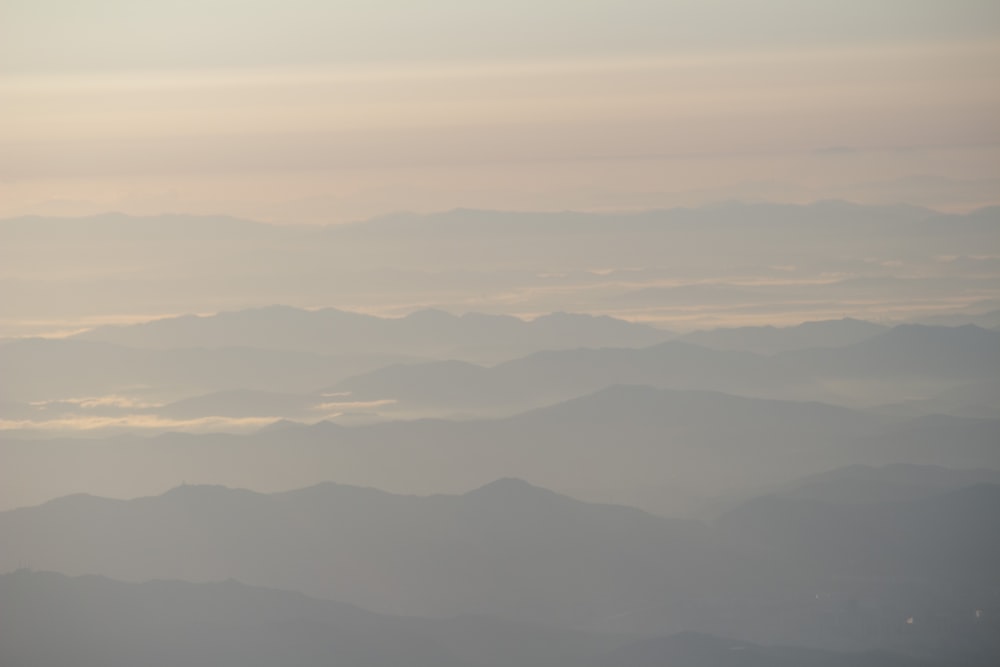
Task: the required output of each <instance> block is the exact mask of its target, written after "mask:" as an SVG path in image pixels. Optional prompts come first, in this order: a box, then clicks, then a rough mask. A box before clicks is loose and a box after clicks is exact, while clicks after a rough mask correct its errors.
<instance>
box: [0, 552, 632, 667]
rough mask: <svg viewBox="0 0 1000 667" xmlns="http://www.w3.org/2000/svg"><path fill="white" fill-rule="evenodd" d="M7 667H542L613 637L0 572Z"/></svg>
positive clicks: (167, 585) (202, 589)
mask: <svg viewBox="0 0 1000 667" xmlns="http://www.w3.org/2000/svg"><path fill="white" fill-rule="evenodd" d="M0 598H3V599H4V600H17V604H5V605H2V606H0V623H2V624H3V628H4V631H3V632H2V633H0V657H3V658H4V663H5V664H9V665H28V664H45V665H50V666H51V667H61V666H66V667H69V666H70V665H72V666H74V667H144V666H147V665H148V666H149V667H153V666H159V665H167V664H169V665H209V664H211V665H218V666H220V667H227V666H232V667H237V666H239V667H247V666H253V665H260V666H261V667H265V666H267V667H271V666H273V665H279V664H280V665H295V666H299V667H313V666H315V667H319V666H320V665H336V666H338V667H381V666H385V665H413V666H414V667H419V666H426V667H447V666H449V665H453V666H454V667H503V666H505V665H511V664H517V665H525V666H526V667H531V666H537V667H549V666H558V665H566V667H570V666H571V665H579V664H586V662H587V661H589V660H590V659H591V656H593V655H600V654H603V653H605V652H607V651H608V650H610V649H611V647H613V646H615V645H616V644H620V643H621V642H622V641H624V640H622V639H617V638H614V637H608V636H600V635H585V634H582V633H573V632H567V631H559V630H553V629H549V628H543V627H537V626H529V625H526V624H523V623H516V622H511V621H503V620H500V619H490V618H472V617H470V618H462V619H453V620H431V619H416V618H413V619H411V618H404V617H398V616H383V615H378V614H373V613H371V612H367V611H364V610H362V609H359V608H357V607H352V606H349V605H345V604H342V603H338V602H332V601H327V600H318V599H315V598H308V597H305V596H304V595H301V594H298V593H290V592H285V591H279V590H273V589H265V588H254V587H251V586H246V585H244V584H240V583H237V582H236V581H233V580H229V581H225V582H219V583H200V584H194V583H186V582H180V581H152V582H148V583H122V582H118V581H113V580H110V579H106V578H103V577H97V576H83V577H74V578H69V577H65V576H63V575H59V574H53V573H45V572H27V571H18V572H14V573H11V574H6V575H0Z"/></svg>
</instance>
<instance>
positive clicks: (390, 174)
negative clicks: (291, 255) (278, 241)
mask: <svg viewBox="0 0 1000 667" xmlns="http://www.w3.org/2000/svg"><path fill="white" fill-rule="evenodd" d="M997 118H1000V4H998V3H996V2H993V1H990V0H956V1H953V2H942V1H931V0H905V1H904V0H881V1H879V2H871V1H870V0H869V1H862V0H840V1H838V2H825V1H824V2H819V1H804V0H795V1H792V0H753V1H750V0H740V1H721V0H714V1H713V0H700V1H697V2H695V1H691V0H680V1H675V2H663V1H662V0H661V1H645V0H642V1H631V2H611V1H610V0H591V1H585V0H574V1H573V2H569V1H566V0H536V1H534V2H527V1H525V0H510V1H508V2H505V3H489V4H487V3H468V2H457V1H454V0H430V1H426V2H422V3H413V2H403V1H402V0H377V1H373V2H366V3H357V2H351V3H347V2H338V1H334V2H329V1H328V2H319V1H313V0H286V1H284V2H275V1H270V0H242V1H240V2H237V1H235V0H200V1H198V2H194V1H175V2H148V1H144V0H127V1H126V0H117V1H114V0H6V1H5V2H4V3H3V4H2V6H0V216H3V217H7V216H15V215H24V214H43V215H85V214H92V213H98V212H103V211H109V210H115V211H122V212H126V213H134V214H155V213H163V212H186V213H226V214H233V215H239V216H243V217H249V218H253V219H259V220H265V221H272V222H283V223H331V222H344V221H350V220H357V219H363V218H367V217H371V216H376V215H382V214H385V213H390V212H394V211H403V210H408V211H418V212H427V211H435V210H446V209H451V208H455V207H468V208H496V209H508V210H509V209H516V210H563V209H574V210H634V209H644V208H657V207H667V206H677V205H685V206H690V205H700V204H706V203H714V202H719V201H726V200H731V199H738V200H751V201H752V200H771V201H791V202H808V201H815V200H818V199H827V198H845V199H851V200H855V201H861V202H870V203H887V202H893V203H894V202H907V203H912V204H921V205H926V206H930V207H934V208H938V209H941V210H954V211H967V210H972V209H975V208H977V207H980V206H984V205H989V204H995V203H1000V194H998V193H1000V123H998V122H997V121H996V119H997Z"/></svg>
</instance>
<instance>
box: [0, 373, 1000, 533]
mask: <svg viewBox="0 0 1000 667" xmlns="http://www.w3.org/2000/svg"><path fill="white" fill-rule="evenodd" d="M998 435H1000V420H998V419H996V418H995V417H994V418H993V419H985V418H963V417H954V416H946V415H921V416H917V417H896V416H887V415H880V414H874V413H871V412H862V411H858V410H851V409H848V408H843V407H837V406H832V405H824V404H820V403H805V402H797V401H779V400H765V399H757V398H746V397H740V396H733V395H728V394H723V393H718V392H708V391H691V390H684V391H680V390H665V389H653V388H649V387H637V386H617V387H611V388H608V389H604V390H601V391H598V392H596V393H594V394H591V395H588V396H584V397H581V398H576V399H573V400H570V401H567V402H563V403H559V404H557V405H553V406H549V407H545V408H541V409H537V410H532V411H529V412H525V413H521V414H518V415H514V416H511V417H505V418H501V419H481V420H469V421H446V420H434V419H422V420H412V421H389V422H382V423H376V424H369V425H359V426H342V425H337V424H334V423H330V422H319V423H317V424H314V425H302V424H293V423H278V424H275V425H273V426H270V427H267V428H264V429H260V430H258V431H257V432H255V433H251V434H242V435H240V434H228V435H226V434H183V433H166V434H161V435H157V436H153V437H138V436H128V435H118V436H115V437H106V438H94V437H92V436H91V437H71V438H47V439H37V438H34V439H26V438H23V437H17V436H16V435H14V434H13V433H9V432H8V433H7V434H4V437H3V441H2V443H0V445H2V448H0V455H2V458H3V462H4V465H3V466H2V467H0V507H10V506H15V505H21V504H26V503H28V502H38V501H40V500H45V499H47V498H52V497H55V496H58V495H63V494H66V493H72V492H77V491H88V492H91V493H100V494H104V495H110V496H117V497H128V496H135V495H141V494H143V493H148V492H150V491H161V490H163V489H165V488H169V487H171V486H174V485H177V484H180V483H182V482H183V481H188V482H192V483H222V484H227V485H231V486H241V487H247V488H252V489H258V490H282V489H288V488H294V487H296V486H304V485H307V484H311V483H315V482H319V481H323V480H327V479H336V480H337V481H342V482H347V483H351V484H358V485H363V486H375V487H378V488H382V489H387V490H393V491H398V492H403V493H434V492H441V491H455V490H461V489H467V488H470V487H472V486H475V485H477V484H483V483H485V482H487V481H490V480H492V479H496V478H498V477H520V478H524V479H528V480H530V481H532V482H535V483H538V484H543V485H545V486H547V487H550V488H553V489H556V490H558V491H563V492H566V493H572V494H574V495H577V496H578V497H581V498H586V499H589V500H597V501H609V502H617V503H624V504H629V505H634V506H638V507H642V508H645V509H649V510H652V511H657V512H666V513H672V514H676V513H678V512H681V511H684V512H687V511H692V510H696V509H698V508H699V507H701V506H703V505H704V503H705V502H707V501H710V500H712V499H714V498H716V497H719V496H722V495H726V496H732V495H734V494H735V495H737V496H739V495H743V496H745V494H746V493H747V492H749V491H752V490H754V489H761V488H765V487H770V486H773V485H776V484H781V483H783V482H785V481H786V480H788V479H789V478H791V477H795V476H799V475H809V474H817V473H821V472H823V471H826V470H830V469H832V468H835V467H839V466H845V465H856V464H866V465H881V464H888V463H911V464H920V465H937V466H940V465H944V466H952V467H961V468H982V467H985V468H1000V437H998ZM126 471H127V474H126Z"/></svg>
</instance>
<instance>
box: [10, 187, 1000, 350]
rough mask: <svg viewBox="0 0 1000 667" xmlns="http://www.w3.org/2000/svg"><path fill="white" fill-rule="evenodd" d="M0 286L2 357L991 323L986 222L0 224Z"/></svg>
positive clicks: (991, 261)
mask: <svg viewBox="0 0 1000 667" xmlns="http://www.w3.org/2000/svg"><path fill="white" fill-rule="evenodd" d="M0 266H2V267H3V271H2V273H0V293H2V294H3V310H2V311H0V336H6V337H10V336H15V335H25V334H38V333H46V332H52V331H56V330H59V331H67V330H79V329H81V328H86V327H88V326H92V325H93V324H94V323H99V322H102V321H105V322H106V321H135V320H136V319H149V315H150V314H156V313H164V314H173V313H188V312H198V313H214V312H219V311H226V310H238V309H242V308H246V307H249V306H264V305H268V304H274V303H282V304H288V305H292V306H298V307H310V308H312V307H320V306H328V305H336V306H338V307H340V308H343V309H346V310H364V311H366V312H373V313H380V314H392V315H401V314H406V313H410V312H413V311H417V310H420V309H423V308H426V307H435V308H440V309H444V310H446V311H449V312H479V313H488V314H516V315H535V314H539V313H551V312H575V313H589V314H609V315H615V316H618V317H623V318H626V319H629V320H631V321H645V322H650V323H653V322H655V323H658V324H659V325H660V326H663V327H665V328H667V329H671V330H677V331H690V330H694V329H704V328H716V327H718V326H737V325H751V324H752V325H760V324H791V323H799V322H804V321H809V320H824V319H840V318H842V317H845V316H847V317H854V318H858V319H865V320H869V321H875V322H890V321H891V322H899V321H903V320H913V319H919V318H923V317H937V316H949V317H950V316H953V315H955V314H956V313H957V314H961V315H977V314H981V313H985V312H988V311H995V310H997V309H998V308H1000V281H998V277H1000V208H997V207H993V208H985V209H981V210H978V211H974V212H971V213H968V214H964V215H945V214H941V213H938V212H935V211H931V210H928V209H924V208H920V207H914V206H863V205H856V204H850V203H846V202H841V201H825V202H818V203H815V204H810V205H784V204H780V205H779V204H738V203H731V204H723V205H717V206H706V207H703V208H697V209H669V210H656V211H647V212H640V213H619V214H612V213H602V214H596V213H573V212H565V213H523V212H499V211H475V210H454V211H449V212H445V213H436V214H429V215H411V214H399V215H391V216H384V217H381V218H376V219H372V220H369V221H366V222H359V223H353V224H343V225H335V226H313V227H306V226H299V227H295V226H275V225H268V224H261V223H255V222H248V221H245V220H238V219H234V218H225V217H198V216H184V215H163V216H156V217H130V216H126V215H121V214H106V215H100V216H92V217H87V218H73V219H70V218H41V217H23V218H14V219H8V220H3V221H0ZM969 321H971V320H969V319H966V320H964V321H957V320H954V319H952V320H949V321H948V322H947V323H948V324H960V323H966V322H969ZM997 324H1000V322H998V323H995V324H993V326H996V325H997Z"/></svg>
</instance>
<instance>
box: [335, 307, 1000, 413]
mask: <svg viewBox="0 0 1000 667" xmlns="http://www.w3.org/2000/svg"><path fill="white" fill-rule="evenodd" d="M998 374H1000V335H998V334H997V333H996V332H992V331H988V330H985V329H981V328H979V327H974V326H965V327H959V328H954V329H951V328H943V327H924V326H919V325H901V326H898V327H895V328H893V329H891V330H888V331H885V332H883V333H881V334H876V335H874V336H869V337H868V338H867V339H865V340H862V341H860V342H858V343H854V344H850V345H845V346H843V347H840V348H815V349H803V350H794V351H788V352H780V353H777V354H775V355H774V356H769V357H768V356H761V355H757V354H753V353H750V352H746V351H738V350H709V349H707V348H704V347H701V346H697V345H694V344H691V343H687V342H681V341H668V342H665V343H661V344H659V345H655V346H652V347H647V348H642V349H621V348H601V349H575V350H561V351H544V352H538V353H535V354H532V355H529V356H527V357H523V358H520V359H515V360H512V361H508V362H504V363H501V364H498V365H496V366H493V367H491V368H485V369H484V368H477V367H473V366H469V365H461V364H455V363H452V362H429V363H424V364H414V365H406V366H400V367H396V368H389V369H380V370H378V371H375V372H373V373H370V374H365V375H362V376H360V377H354V378H349V379H347V380H344V381H342V382H340V383H338V384H336V385H333V386H332V387H331V388H330V391H350V392H352V395H354V396H355V397H357V398H359V399H363V400H378V399H392V400H394V401H396V403H395V404H394V406H395V407H396V409H400V410H406V409H410V410H429V411H432V414H436V415H449V414H453V413H454V412H456V411H462V410H473V411H476V410H478V411H480V412H485V413H487V414H488V413H489V412H490V411H492V412H493V413H494V414H495V413H496V412H497V411H501V410H503V409H506V410H507V411H512V410H516V409H526V408H529V407H534V406H538V405H544V404H546V403H554V402H557V401H561V400H566V399H568V398H572V397H575V396H581V395H583V394H586V393H589V392H592V391H596V390H598V389H601V388H603V387H607V386H609V385H613V384H642V385H650V386H654V387H661V388H675V389H708V390H716V391H724V392H728V393H738V394H745V395H751V396H763V397H770V398H790V399H803V398H806V399H809V398H811V399H814V400H825V401H827V402H838V400H841V401H849V402H852V403H854V404H862V405H864V404H866V403H867V404H869V405H877V404H878V403H884V402H885V399H886V397H887V396H899V397H901V398H902V397H904V396H908V395H912V392H913V390H914V380H919V381H920V382H921V383H922V384H921V385H920V387H919V389H923V390H924V391H929V392H932V393H940V392H941V391H943V390H945V389H947V388H950V387H951V386H953V385H954V384H955V383H956V382H971V381H974V380H983V379H992V378H993V377H995V376H997V375H998ZM845 380H848V381H851V382H852V384H849V385H844V387H843V388H841V387H840V386H839V385H838V383H842V382H843V381H845ZM859 383H867V384H859ZM973 400H974V399H973ZM974 402H975V401H974Z"/></svg>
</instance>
